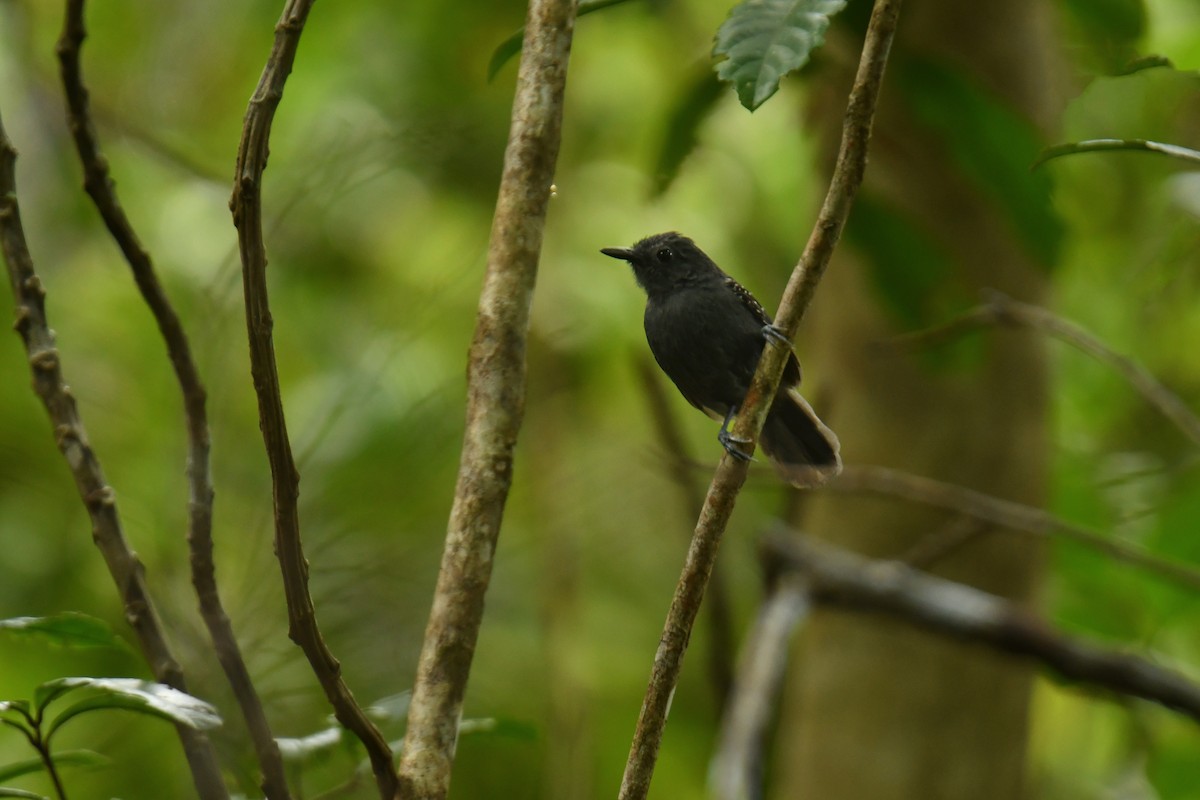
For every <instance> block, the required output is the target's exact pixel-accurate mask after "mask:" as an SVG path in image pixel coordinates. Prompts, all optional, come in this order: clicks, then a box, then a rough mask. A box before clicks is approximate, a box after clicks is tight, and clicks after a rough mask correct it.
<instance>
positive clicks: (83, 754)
mask: <svg viewBox="0 0 1200 800" xmlns="http://www.w3.org/2000/svg"><path fill="white" fill-rule="evenodd" d="M53 759H54V765H55V766H56V767H82V768H87V769H94V768H96V767H105V766H108V765H109V764H111V763H112V759H111V758H109V757H108V756H104V755H101V754H99V753H97V752H94V751H92V750H64V751H63V752H61V753H55V754H54V755H53ZM45 766H46V765H45V764H43V763H42V759H40V758H27V759H25V760H23V761H15V762H13V763H12V764H6V765H4V766H3V767H0V781H11V780H12V779H13V778H19V777H21V776H22V775H31V774H33V773H35V772H41V771H42V770H43V769H45Z"/></svg>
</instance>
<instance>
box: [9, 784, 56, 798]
mask: <svg viewBox="0 0 1200 800" xmlns="http://www.w3.org/2000/svg"><path fill="white" fill-rule="evenodd" d="M0 797H24V798H26V799H27V800H50V798H48V797H46V795H44V794H38V793H37V792H27V791H25V790H24V789H6V788H4V787H3V786H0Z"/></svg>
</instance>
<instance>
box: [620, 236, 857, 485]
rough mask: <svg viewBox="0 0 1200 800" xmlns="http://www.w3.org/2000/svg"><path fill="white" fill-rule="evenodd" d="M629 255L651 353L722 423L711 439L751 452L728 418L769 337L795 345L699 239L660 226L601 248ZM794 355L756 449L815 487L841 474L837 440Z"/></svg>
mask: <svg viewBox="0 0 1200 800" xmlns="http://www.w3.org/2000/svg"><path fill="white" fill-rule="evenodd" d="M600 252H601V253H604V255H606V256H611V257H612V258H618V259H621V260H623V261H628V262H629V264H630V266H632V267H633V275H634V277H635V278H637V282H638V284H639V285H640V286H641V287H642V288H643V289H645V290H646V317H645V324H646V340H647V341H648V342H649V343H650V352H652V353H653V354H654V360H655V361H657V362H658V365H659V366H660V367H661V368H662V370H663V372H665V373H667V377H669V378H670V379H671V380H672V381H673V382H674V383H675V386H676V387H678V388H679V391H680V393H681V394H683V396H684V398H685V399H686V400H687V401H688V402H689V403H691V404H692V405H694V406H695V407H696V408H698V409H700V410H701V411H703V412H705V413H706V414H708V415H709V416H711V417H713V418H715V419H721V420H724V421H723V422H722V424H721V431H720V433H718V434H717V440H718V441H720V442H721V444H722V446H724V448H725V449H726V450H727V451H728V452H729V454H730V455H731V456H734V457H735V458H740V459H743V460H745V459H748V458H749V455H748V454H747V453H746V452H745V451H744V450H742V449H740V448H739V445H741V444H745V442H742V441H739V440H737V439H735V438H734V437H733V436H732V435H731V434H730V433H729V423H730V421H731V420H732V419H733V417H734V415H735V414H737V411H738V407H739V406H740V405H741V403H742V400H743V399H744V398H745V396H746V391H747V390H748V389H749V388H750V381H751V379H752V378H753V377H754V369H755V367H756V366H757V365H758V359H759V356H761V355H762V350H763V347H764V346H765V344H766V340H767V339H768V338H771V339H776V340H778V341H780V342H782V343H783V344H785V345H786V346H787V347H789V348H790V347H791V343H790V342H789V341H788V340H787V337H785V336H784V335H783V333H782V332H781V331H780V330H779V329H778V328H776V327H775V326H774V325H773V324H772V322H771V317H770V315H768V314H767V312H766V311H764V310H763V307H762V305H760V304H759V302H758V301H757V300H755V299H754V295H752V294H750V292H748V291H746V289H745V288H744V287H743V286H742V285H741V284H740V283H738V282H737V281H735V280H734V279H733V278H731V277H729V276H728V275H726V274H725V273H724V272H722V271H721V268H720V267H718V266H717V265H716V264H715V263H713V260H712V259H711V258H709V257H708V256H707V255H705V254H704V251H702V250H701V249H700V248H699V247H697V246H696V243H695V242H693V241H692V240H691V239H689V238H687V237H686V236H682V235H680V234H678V233H660V234H658V235H656V236H650V237H647V238H645V239H642V240H641V241H640V242H638V243H637V244H635V245H634V246H633V247H630V248H625V247H606V248H604V249H603V250H601V251H600ZM799 385H800V362H799V361H797V360H796V355H795V354H794V353H793V354H792V355H790V356H789V357H788V362H787V366H786V367H785V368H784V371H783V380H782V382H781V383H780V385H779V391H778V393H777V394H776V395H775V400H774V401H773V402H772V404H771V409H770V411H769V412H768V413H767V418H766V421H765V422H764V423H763V430H762V448H763V450H764V451H765V452H766V454H767V455H768V456H770V458H771V461H772V462H774V464H775V468H776V469H777V470H778V471H779V474H780V475H781V476H782V477H783V479H784V480H786V481H787V482H788V483H790V484H792V485H794V486H817V485H819V484H822V483H824V482H825V481H826V480H828V479H829V478H831V477H833V476H834V475H837V474H838V473H839V472H841V469H842V461H841V458H840V457H839V455H838V449H839V445H838V440H837V437H836V436H835V435H834V434H833V431H831V430H829V428H827V427H825V425H824V424H823V423H822V422H821V420H820V419H818V418H817V415H816V414H815V413H813V410H812V408H811V407H810V406H809V405H808V403H807V402H806V401H805V400H804V398H803V397H801V396H800V392H799V390H798V388H797V387H799Z"/></svg>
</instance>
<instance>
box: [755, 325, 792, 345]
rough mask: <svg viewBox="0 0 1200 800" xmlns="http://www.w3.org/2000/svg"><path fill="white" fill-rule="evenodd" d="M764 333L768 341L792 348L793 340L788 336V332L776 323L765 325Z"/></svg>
mask: <svg viewBox="0 0 1200 800" xmlns="http://www.w3.org/2000/svg"><path fill="white" fill-rule="evenodd" d="M762 334H763V336H764V337H765V338H766V339H767V341H773V342H775V343H776V344H781V345H783V346H784V347H786V348H787V349H789V350H791V349H792V340H791V339H789V338H788V337H787V334H786V333H784V332H783V330H782V329H781V328H777V327H775V326H774V325H763V329H762Z"/></svg>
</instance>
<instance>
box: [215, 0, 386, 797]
mask: <svg viewBox="0 0 1200 800" xmlns="http://www.w3.org/2000/svg"><path fill="white" fill-rule="evenodd" d="M313 2H314V0H287V2H286V4H285V6H284V9H283V14H282V15H281V16H280V18H279V23H278V24H277V25H276V26H275V41H274V44H273V45H272V47H271V53H270V55H269V56H268V57H267V63H266V66H265V67H263V72H262V76H261V77H260V78H259V81H258V86H257V87H256V88H255V90H254V95H253V96H252V97H251V98H250V103H249V106H248V107H247V109H246V117H245V120H244V122H243V126H242V138H241V142H240V143H239V145H238V158H237V172H236V174H235V176H234V184H233V197H232V198H231V199H230V202H229V207H230V209H231V210H232V212H233V222H234V225H235V226H237V231H238V251H239V253H240V255H241V260H242V287H243V291H244V294H245V300H246V332H247V337H248V339H249V343H250V372H251V375H252V377H253V379H254V390H255V394H257V396H258V416H259V422H260V427H261V429H262V434H263V442H264V443H265V446H266V450H267V458H268V460H269V461H270V464H271V490H272V494H273V496H274V500H275V554H276V556H277V557H278V558H279V566H280V570H281V572H282V573H283V586H284V596H285V597H286V599H287V607H288V636H290V637H291V639H292V641H294V642H295V643H296V644H297V645H299V647H300V649H301V650H303V651H304V655H305V656H306V657H307V658H308V662H309V664H310V665H311V666H312V670H313V673H314V674H315V675H316V677H317V680H318V681H319V682H320V684H321V688H322V689H323V690H324V692H325V697H326V698H327V699H328V700H329V704H330V705H331V706H333V713H334V716H335V717H337V720H338V722H340V723H341V724H342V725H343V726H344V727H345V728H346V729H347V730H349V731H350V732H351V733H352V734H354V735H355V736H356V737H357V738H358V739H359V741H361V742H362V743H363V746H364V747H365V748H366V751H367V757H368V759H369V760H370V762H371V769H372V770H373V771H374V773H375V782H376V784H377V785H378V787H379V795H380V797H381V798H383V800H392V798H393V796H394V795H395V794H396V786H397V783H396V771H395V768H394V767H393V766H392V750H391V748H390V747H389V746H388V743H387V740H386V739H384V737H383V734H381V733H380V732H379V729H378V728H377V727H375V724H374V723H373V722H371V720H370V719H369V718H368V717H367V715H366V713H365V712H364V711H363V709H362V708H361V707H360V706H359V705H358V703H357V702H356V701H355V700H354V695H353V694H351V692H350V689H349V687H347V686H346V682H345V681H344V680H343V679H342V668H341V664H340V663H338V660H337V659H336V658H335V657H334V655H333V652H332V651H330V649H329V646H328V645H327V644H326V643H325V639H324V638H323V637H322V636H321V629H320V627H319V626H318V624H317V613H316V609H315V607H314V606H313V601H312V596H311V595H310V594H309V591H308V561H307V559H306V558H305V557H304V544H303V542H302V541H301V539H300V517H299V509H298V508H297V500H298V498H299V494H300V486H299V483H300V475H299V473H298V472H297V470H296V463H295V460H294V458H293V457H292V447H291V443H290V442H289V440H288V433H287V421H286V418H285V416H284V412H283V399H282V396H281V394H280V389H279V372H278V369H277V368H276V364H275V345H274V341H273V339H272V335H271V331H272V327H273V324H274V323H273V321H272V318H271V307H270V301H269V298H268V296H267V251H266V245H265V244H264V242H263V221H262V194H261V191H262V175H263V170H265V169H266V167H267V151H268V145H269V141H270V137H271V122H272V121H273V120H274V118H275V110H276V109H277V108H278V107H279V101H280V100H281V99H282V98H283V88H284V84H285V83H286V82H287V77H288V75H289V74H290V73H291V71H292V64H293V63H294V62H295V59H296V49H297V47H298V46H299V44H300V34H301V33H302V32H303V30H304V23H305V20H307V18H308V13H309V11H310V10H311V9H312V5H313Z"/></svg>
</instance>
